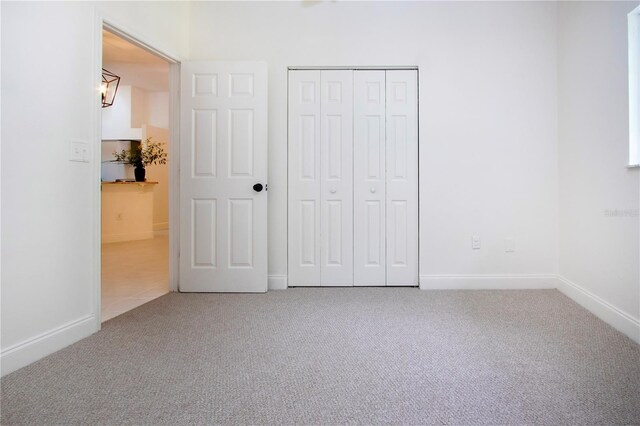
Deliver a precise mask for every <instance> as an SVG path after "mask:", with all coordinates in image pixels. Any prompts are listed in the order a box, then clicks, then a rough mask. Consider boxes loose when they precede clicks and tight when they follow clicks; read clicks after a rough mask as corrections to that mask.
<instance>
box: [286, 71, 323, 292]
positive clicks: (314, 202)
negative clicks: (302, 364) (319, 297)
mask: <svg viewBox="0 0 640 426" xmlns="http://www.w3.org/2000/svg"><path fill="white" fill-rule="evenodd" d="M320 134H321V120H320V71H307V70H299V71H290V72H289V161H288V163H289V169H288V178H289V206H288V213H289V214H288V216H289V217H288V264H289V267H288V269H289V277H288V281H289V286H319V285H321V260H320V243H321V232H320V226H321V214H320V209H321V206H320V204H321V203H320V189H321V180H322V178H321V168H320V162H321V160H320V159H321V140H320Z"/></svg>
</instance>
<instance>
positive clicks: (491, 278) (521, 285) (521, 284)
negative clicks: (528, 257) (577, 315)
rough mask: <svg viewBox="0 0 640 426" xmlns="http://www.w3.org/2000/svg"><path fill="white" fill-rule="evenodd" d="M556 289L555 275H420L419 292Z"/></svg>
mask: <svg viewBox="0 0 640 426" xmlns="http://www.w3.org/2000/svg"><path fill="white" fill-rule="evenodd" d="M557 287H558V283H557V277H556V276H555V275H420V289H421V290H525V289H546V288H557Z"/></svg>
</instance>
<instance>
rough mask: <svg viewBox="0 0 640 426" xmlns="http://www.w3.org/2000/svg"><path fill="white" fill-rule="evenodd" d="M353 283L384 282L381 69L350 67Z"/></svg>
mask: <svg viewBox="0 0 640 426" xmlns="http://www.w3.org/2000/svg"><path fill="white" fill-rule="evenodd" d="M353 77H354V156H355V159H356V161H355V162H354V164H353V176H354V178H353V179H354V189H353V190H354V218H355V220H354V241H355V244H354V285H357V286H359V285H363V286H370V285H382V286H383V285H385V284H386V252H385V251H386V219H385V218H386V197H385V195H386V172H385V167H386V165H385V158H386V149H385V138H386V131H385V127H386V126H385V122H386V115H385V97H386V92H385V71H354V75H353Z"/></svg>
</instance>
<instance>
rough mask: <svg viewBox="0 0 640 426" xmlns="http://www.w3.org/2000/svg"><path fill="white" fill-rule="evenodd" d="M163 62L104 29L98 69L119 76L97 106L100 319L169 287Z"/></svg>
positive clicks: (167, 83)
mask: <svg viewBox="0 0 640 426" xmlns="http://www.w3.org/2000/svg"><path fill="white" fill-rule="evenodd" d="M170 66H171V63H170V62H169V61H168V60H166V59H165V58H163V57H160V56H158V55H155V54H154V53H152V52H149V51H148V50H146V49H143V48H141V47H140V46H138V45H136V44H134V43H132V42H131V41H129V40H126V39H125V38H122V37H120V36H119V35H117V34H116V33H115V32H112V31H109V29H107V28H103V30H102V69H103V73H105V74H107V73H108V74H107V75H108V77H107V79H106V80H111V81H113V80H114V79H115V77H117V78H119V81H116V82H115V83H116V84H117V88H116V87H113V83H110V86H111V87H109V88H108V89H107V88H106V87H105V86H103V93H105V92H106V93H105V94H106V95H107V97H109V99H107V102H104V101H103V108H102V111H101V116H102V120H101V121H102V128H101V132H102V134H101V144H100V145H101V147H100V148H101V173H100V175H101V271H102V272H101V289H100V290H101V292H100V293H101V298H100V300H101V306H100V312H101V318H102V321H107V320H109V319H111V318H113V317H115V316H118V315H120V314H122V313H124V312H127V311H129V310H131V309H134V308H136V307H138V306H140V305H142V304H144V303H146V302H148V301H150V300H153V299H155V298H157V297H160V296H162V295H164V294H166V293H168V292H169V291H170V275H169V264H170V261H169V259H170V257H169V223H170V220H169V187H170V180H169V164H170V162H171V161H173V159H172V158H171V157H170V156H169V146H171V145H172V144H177V141H174V140H171V133H170V121H171V120H170V99H171V96H170ZM104 81H105V80H103V82H104ZM114 89H115V90H114ZM114 93H115V94H114ZM111 97H112V98H111ZM109 103H111V105H108V104H109ZM106 105H108V106H106ZM136 169H138V170H137V171H136ZM140 169H142V170H144V176H143V177H142V176H141V173H140Z"/></svg>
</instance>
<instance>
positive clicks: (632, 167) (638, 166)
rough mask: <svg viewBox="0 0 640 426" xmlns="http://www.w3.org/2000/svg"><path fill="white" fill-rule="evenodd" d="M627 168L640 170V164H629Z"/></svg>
mask: <svg viewBox="0 0 640 426" xmlns="http://www.w3.org/2000/svg"><path fill="white" fill-rule="evenodd" d="M627 169H637V170H640V164H629V165H628V166H627Z"/></svg>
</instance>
